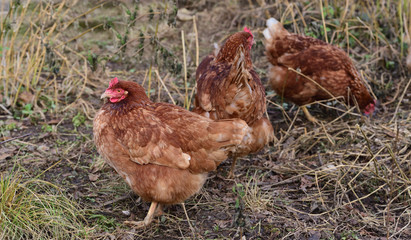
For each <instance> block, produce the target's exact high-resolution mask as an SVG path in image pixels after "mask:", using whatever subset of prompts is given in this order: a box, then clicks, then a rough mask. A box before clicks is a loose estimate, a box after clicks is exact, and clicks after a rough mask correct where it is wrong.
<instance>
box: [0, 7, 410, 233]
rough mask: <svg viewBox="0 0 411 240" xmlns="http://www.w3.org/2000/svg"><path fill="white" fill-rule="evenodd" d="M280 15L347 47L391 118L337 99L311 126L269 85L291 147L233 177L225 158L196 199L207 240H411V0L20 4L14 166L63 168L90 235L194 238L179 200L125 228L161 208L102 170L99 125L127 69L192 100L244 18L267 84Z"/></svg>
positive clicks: (196, 222)
mask: <svg viewBox="0 0 411 240" xmlns="http://www.w3.org/2000/svg"><path fill="white" fill-rule="evenodd" d="M24 4H26V3H24ZM176 8H178V9H179V15H177V17H176V16H175V13H176V12H175V9H176ZM183 8H186V9H187V11H186V12H185V11H184V10H182V9H183ZM193 16H194V17H193ZM268 17H275V18H277V19H279V20H281V22H283V23H284V25H285V27H286V28H287V29H288V30H290V31H292V32H296V33H300V34H306V35H310V36H313V37H317V38H320V39H322V40H324V41H328V42H330V43H332V44H335V45H338V46H340V47H341V48H343V49H344V50H345V51H347V52H348V53H349V54H350V56H351V57H352V59H353V60H354V61H355V63H356V66H357V67H358V69H359V70H360V71H361V75H362V76H363V77H364V79H365V80H366V83H367V85H368V87H369V89H370V90H371V91H372V94H373V95H374V96H375V97H376V98H377V99H378V100H379V102H380V106H379V108H378V109H379V111H378V112H377V114H376V115H375V116H374V117H372V118H370V119H368V118H365V117H363V116H361V115H360V114H359V113H358V110H357V108H356V107H351V108H350V107H348V106H345V105H344V104H343V103H341V101H339V99H335V101H333V102H331V103H330V102H326V101H323V102H318V103H314V104H312V105H311V106H309V107H310V109H311V110H310V111H311V112H312V113H313V115H314V116H315V117H317V118H318V119H320V120H321V124H320V125H312V124H311V123H308V122H307V121H306V119H305V118H304V116H303V115H302V114H301V111H300V109H299V108H298V107H296V106H294V105H292V104H290V103H288V102H286V101H284V100H283V99H281V98H280V97H278V96H276V95H275V93H274V92H273V91H272V90H271V89H270V88H269V87H268V86H267V87H266V92H267V97H268V103H267V104H268V109H267V113H268V116H269V118H270V120H271V122H272V123H273V126H274V128H275V133H276V138H277V140H276V141H275V142H274V143H273V144H272V145H271V146H267V147H266V149H264V151H262V152H261V153H259V154H256V155H252V156H249V157H246V158H244V159H242V161H241V163H242V164H243V166H242V167H239V168H238V170H237V171H236V174H237V177H236V178H235V179H234V180H228V179H225V177H224V175H225V174H226V170H227V169H228V168H229V163H224V164H223V165H222V166H221V168H220V169H219V170H218V171H217V173H211V174H210V175H211V176H210V179H209V181H207V183H206V185H205V187H204V188H203V190H202V191H201V193H199V194H198V195H196V196H195V197H193V198H191V199H189V200H188V201H187V202H186V208H187V211H188V215H189V217H190V219H191V222H190V223H191V224H192V225H193V227H194V229H195V236H196V238H198V239H232V238H237V239H238V238H241V237H242V236H245V237H246V238H247V239H304V238H306V239H308V238H310V239H373V238H382V239H384V238H386V239H409V238H411V231H410V230H409V229H411V227H410V223H411V208H410V201H411V200H410V199H411V187H410V186H411V184H410V176H411V137H410V136H411V114H410V113H411V104H410V98H411V86H410V85H411V78H410V76H411V75H410V73H409V72H407V71H406V68H405V57H406V56H405V55H406V53H407V50H408V45H409V42H408V40H407V36H409V34H410V29H411V3H409V1H405V0H392V1H353V0H347V1H331V0H328V1H322V2H320V1H281V0H280V1H268V0H266V1H264V0H257V1H251V0H250V1H180V2H179V3H178V6H175V5H174V3H173V2H171V1H157V2H153V3H148V2H144V1H142V2H141V3H139V4H135V3H133V2H131V1H123V2H122V3H121V4H120V3H119V4H114V3H112V2H104V1H102V2H98V1H93V2H81V1H73V2H68V1H65V0H62V1H58V2H55V3H52V2H49V1H45V2H42V4H29V3H27V5H20V6H16V7H15V8H14V9H12V10H11V11H10V12H9V15H7V16H3V17H2V20H1V22H2V25H1V29H2V32H3V34H2V35H1V36H0V41H2V43H4V44H3V46H7V47H3V49H2V64H1V65H0V73H1V75H0V84H1V85H0V89H1V90H2V92H1V93H0V104H1V105H0V107H1V108H2V109H3V110H0V113H1V114H2V115H0V120H1V121H2V123H3V124H2V126H1V128H0V133H1V135H0V137H1V138H0V140H1V141H7V142H1V143H0V148H1V149H4V154H3V153H2V154H0V163H1V164H0V171H1V172H8V170H9V169H10V167H11V166H13V164H15V163H17V164H20V165H22V166H24V167H25V168H26V169H30V171H34V172H37V171H39V172H43V171H44V170H45V169H49V168H50V169H49V170H48V171H46V172H45V174H44V175H42V176H41V179H44V180H47V181H48V182H52V183H53V184H54V185H58V186H61V187H62V188H64V189H66V191H67V193H68V194H69V195H72V196H73V199H75V200H76V201H78V203H79V204H80V205H81V206H82V207H83V208H88V209H91V211H87V212H83V213H78V214H79V218H81V216H83V215H84V217H85V218H86V219H87V220H88V221H89V222H90V224H91V225H92V226H95V232H94V233H93V234H92V235H90V236H89V237H90V238H93V239H107V238H138V239H143V238H146V239H150V238H151V239H153V238H156V239H166V238H184V239H185V238H193V233H192V232H191V230H190V228H189V224H188V222H187V219H186V218H185V215H184V213H183V211H182V208H181V206H170V207H169V208H168V209H166V214H165V215H164V216H162V217H160V218H158V222H156V223H154V224H153V225H152V226H150V227H148V228H146V229H143V230H135V229H130V228H127V227H126V226H124V225H123V224H122V221H123V220H126V219H130V218H131V219H135V218H138V219H141V218H143V217H144V214H145V212H146V210H147V208H148V205H147V204H146V203H144V202H141V201H139V200H138V198H137V197H133V196H129V195H128V193H129V189H128V187H127V186H126V185H125V184H124V183H123V182H121V180H120V178H119V177H118V176H117V175H116V174H115V173H114V172H113V171H112V170H111V169H110V168H108V167H107V166H105V165H104V164H102V162H101V159H100V158H99V157H98V156H97V154H96V152H95V149H94V148H93V143H92V137H91V128H90V124H91V121H90V119H92V117H93V114H94V112H95V109H97V108H99V106H100V105H101V103H100V101H99V98H98V97H99V95H100V93H101V92H102V91H103V90H104V88H105V86H106V84H107V82H108V79H110V78H111V77H114V76H118V77H120V78H121V79H125V80H135V81H137V82H139V83H141V84H142V85H143V86H144V87H145V88H146V90H147V93H148V94H150V97H151V99H152V100H153V101H164V102H170V103H174V104H177V105H180V106H184V107H187V108H190V107H191V104H192V99H193V95H194V90H195V86H196V83H195V70H196V67H197V66H198V63H199V61H200V60H201V59H202V57H203V56H205V55H206V54H208V53H209V52H211V51H213V49H214V47H213V44H214V42H217V43H221V42H223V41H224V39H225V38H226V37H227V36H228V35H230V34H231V33H233V32H235V31H240V30H241V29H242V28H243V27H244V26H245V25H247V26H249V27H250V28H251V29H252V31H253V33H254V35H255V36H256V44H255V45H254V47H253V62H254V65H255V67H256V69H257V72H258V73H259V74H260V76H261V78H262V81H263V82H264V83H265V82H267V79H266V71H267V61H266V59H265V57H264V45H263V41H262V39H263V37H262V33H261V32H262V30H263V29H264V25H265V20H266V19H267V18H268ZM56 19H60V21H56ZM11 20H13V21H11ZM175 21H176V22H175ZM174 22H175V24H176V25H175V26H173V24H174ZM325 32H326V34H325ZM28 104H31V106H27V105H28ZM37 124H38V125H41V127H40V126H37V127H36V125H37ZM73 125H74V126H73ZM27 134H28V135H27ZM43 146H47V147H48V148H49V150H48V151H42V150H41V147H43ZM39 154H40V155H39ZM39 156H41V157H39ZM28 166H30V168H29V167H28ZM27 171H29V170H27ZM30 176H35V174H34V173H30V174H28V176H27V177H26V178H27V180H28V181H30V178H32V177H30ZM24 180H26V179H24ZM3 182H4V181H3ZM136 199H137V200H136ZM123 211H126V212H127V211H130V212H131V216H129V215H127V214H124V213H123ZM80 215H81V216H80ZM74 236H77V235H76V234H74ZM80 236H82V235H78V237H80Z"/></svg>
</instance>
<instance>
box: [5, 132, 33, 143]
mask: <svg viewBox="0 0 411 240" xmlns="http://www.w3.org/2000/svg"><path fill="white" fill-rule="evenodd" d="M30 135H33V133H26V134H23V135H21V136H17V137H14V138H10V139H7V140H4V141H2V142H0V144H3V143H6V142H11V141H14V140H16V139H19V138H25V137H27V136H30Z"/></svg>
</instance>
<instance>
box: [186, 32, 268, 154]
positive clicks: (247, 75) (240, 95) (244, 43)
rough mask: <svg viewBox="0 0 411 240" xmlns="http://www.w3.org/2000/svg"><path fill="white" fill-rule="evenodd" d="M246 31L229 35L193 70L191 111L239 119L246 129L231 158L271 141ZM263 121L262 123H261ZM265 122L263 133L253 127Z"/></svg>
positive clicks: (215, 117) (262, 90)
mask: <svg viewBox="0 0 411 240" xmlns="http://www.w3.org/2000/svg"><path fill="white" fill-rule="evenodd" d="M250 37H252V35H251V34H250V33H248V32H239V33H235V34H233V35H231V36H230V37H229V38H228V39H227V41H226V42H225V44H224V45H223V46H222V48H221V49H220V51H219V53H218V54H217V56H215V55H213V54H211V55H208V56H207V57H205V58H204V59H203V61H202V62H201V64H200V65H199V66H198V68H197V72H196V79H197V94H196V97H195V108H194V109H193V111H194V112H196V113H198V114H201V115H203V116H206V117H209V118H211V119H230V118H240V119H242V120H244V121H246V122H247V124H248V125H249V126H250V132H248V133H247V136H248V137H247V138H246V140H244V141H243V142H242V144H241V145H240V146H239V147H238V149H237V151H236V153H235V155H237V156H240V155H246V154H248V153H251V152H255V151H258V150H260V149H261V148H263V147H264V146H265V145H266V144H267V143H268V142H269V141H272V140H273V138H274V132H273V130H272V126H271V123H270V122H269V121H268V120H267V119H265V118H263V114H264V113H265V111H266V99H265V90H264V87H263V85H262V83H261V80H260V78H259V76H258V74H257V73H256V72H255V71H254V69H253V66H252V61H251V50H250V48H251V45H250V42H249V40H250V39H249V38H250ZM262 119H265V120H262ZM261 121H263V122H264V123H265V125H267V126H266V128H264V131H267V132H264V133H262V132H261V133H260V132H253V129H258V130H256V131H259V130H260V129H261V128H258V127H256V128H254V127H253V126H254V125H255V124H256V125H261V123H262V122H261Z"/></svg>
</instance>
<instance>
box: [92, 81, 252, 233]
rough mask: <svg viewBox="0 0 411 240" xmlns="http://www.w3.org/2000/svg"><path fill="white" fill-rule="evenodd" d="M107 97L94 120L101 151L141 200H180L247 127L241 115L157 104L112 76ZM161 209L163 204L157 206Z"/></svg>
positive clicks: (198, 185) (147, 219)
mask: <svg viewBox="0 0 411 240" xmlns="http://www.w3.org/2000/svg"><path fill="white" fill-rule="evenodd" d="M102 98H109V101H107V102H106V103H105V104H104V105H103V106H102V108H101V109H100V110H99V112H98V113H97V115H96V116H95V119H94V125H93V132H94V142H95V144H96V146H97V150H98V152H99V153H100V154H101V155H102V157H103V158H104V159H105V160H106V161H107V163H108V164H109V165H110V166H112V167H113V168H114V169H115V170H116V171H117V173H118V174H120V175H121V177H123V178H124V180H125V181H126V182H127V183H128V185H129V186H130V187H131V189H132V190H133V191H134V192H135V193H137V194H138V195H139V196H140V197H141V198H142V199H143V200H145V201H149V202H152V204H151V206H150V209H149V211H148V213H147V216H146V217H145V219H144V221H140V222H135V225H136V226H137V227H143V226H146V225H148V224H149V223H150V222H151V221H152V220H153V216H154V213H155V212H156V208H158V207H157V205H158V204H160V206H161V204H175V203H182V202H183V201H184V200H186V199H187V198H189V197H190V196H192V195H193V194H195V193H196V192H198V191H199V190H200V188H201V187H202V186H203V184H204V181H205V180H206V178H207V172H209V171H213V170H215V169H216V167H217V166H218V165H219V164H220V163H221V162H222V161H224V160H225V159H226V158H227V157H228V155H229V153H230V152H233V151H235V148H236V146H237V145H238V144H240V143H241V142H242V140H243V138H244V137H245V135H246V134H247V132H248V131H249V129H248V126H247V124H246V123H245V122H244V121H243V120H240V119H231V120H218V121H214V120H211V119H209V118H205V117H202V116H200V115H198V114H195V113H192V112H189V111H187V110H185V109H183V108H181V107H178V106H175V105H172V104H167V103H153V102H151V101H150V99H149V98H148V97H147V95H146V94H145V92H144V89H143V88H142V87H141V86H140V85H138V84H137V83H134V82H128V81H118V79H117V78H115V79H113V80H111V81H110V85H109V87H108V88H107V90H106V91H105V92H104V94H103V95H102ZM159 210H160V211H161V209H159Z"/></svg>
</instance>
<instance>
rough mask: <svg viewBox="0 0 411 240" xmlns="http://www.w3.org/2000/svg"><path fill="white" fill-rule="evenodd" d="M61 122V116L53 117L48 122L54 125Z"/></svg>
mask: <svg viewBox="0 0 411 240" xmlns="http://www.w3.org/2000/svg"><path fill="white" fill-rule="evenodd" d="M59 122H61V118H57V119H51V120H50V121H48V122H47V124H49V125H54V124H58V123H59Z"/></svg>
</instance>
